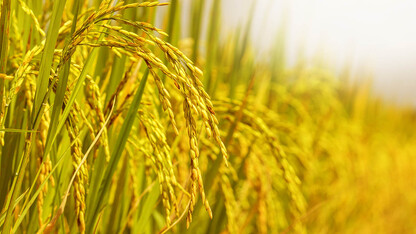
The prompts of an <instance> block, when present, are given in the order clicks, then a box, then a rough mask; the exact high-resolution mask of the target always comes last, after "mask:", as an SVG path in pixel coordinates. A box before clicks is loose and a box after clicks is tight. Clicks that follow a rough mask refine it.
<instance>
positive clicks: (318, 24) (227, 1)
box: [222, 0, 416, 106]
mask: <svg viewBox="0 0 416 234" xmlns="http://www.w3.org/2000/svg"><path fill="white" fill-rule="evenodd" d="M253 1H255V4H254V5H253ZM253 6H254V9H255V13H254V20H253V27H254V30H253V32H252V34H253V35H252V38H253V39H254V40H253V41H254V42H255V43H256V46H257V47H258V48H259V51H262V53H268V52H269V51H268V46H269V45H270V44H271V43H272V42H273V39H274V38H275V35H276V33H277V30H278V29H279V27H280V25H282V19H285V20H286V21H285V23H286V33H287V48H286V49H287V57H288V59H289V61H292V62H293V61H295V60H296V55H297V53H298V51H299V48H300V46H302V48H304V49H305V50H306V55H307V56H310V57H312V56H313V55H314V54H316V52H317V51H324V56H325V58H327V59H329V60H330V61H331V63H333V64H335V66H342V65H343V64H345V62H346V61H347V60H348V61H350V62H351V63H352V64H353V65H354V68H355V70H357V71H361V70H363V69H364V70H366V71H371V72H372V74H373V83H374V88H375V91H376V93H378V94H381V95H382V96H383V97H384V98H385V99H387V100H390V101H393V102H398V103H402V104H412V105H414V106H416V1H415V0H413V1H411V0H406V1H405V0H403V1H401V0H395V1H393V0H223V19H222V20H223V24H222V26H223V27H224V28H225V30H228V29H229V30H232V28H234V27H236V26H237V25H238V24H240V23H242V22H244V21H245V20H246V19H247V15H248V12H249V10H250V9H252V8H253Z"/></svg>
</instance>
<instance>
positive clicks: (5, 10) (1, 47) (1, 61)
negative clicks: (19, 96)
mask: <svg viewBox="0 0 416 234" xmlns="http://www.w3.org/2000/svg"><path fill="white" fill-rule="evenodd" d="M10 7H11V1H10V0H3V6H2V8H1V18H0V73H6V67H7V54H8V42H9V27H10ZM4 91H5V90H4V79H0V125H1V126H0V128H3V122H4V118H5V113H4V110H5V106H4V105H5V103H4V101H3V100H4V98H5V93H4ZM3 136H4V134H3V133H0V138H1V139H0V143H1V144H3V142H2V141H3ZM4 153H5V152H2V157H1V162H0V163H1V167H0V177H1V178H2V179H1V182H0V210H1V208H3V205H4V201H5V199H6V195H7V188H8V186H9V180H10V176H11V175H10V174H11V165H12V162H11V160H12V159H10V158H9V157H5V156H4V155H5V154H4Z"/></svg>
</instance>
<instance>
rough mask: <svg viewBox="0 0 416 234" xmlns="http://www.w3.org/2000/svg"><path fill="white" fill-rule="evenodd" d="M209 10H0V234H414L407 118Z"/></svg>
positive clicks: (58, 4)
mask: <svg viewBox="0 0 416 234" xmlns="http://www.w3.org/2000/svg"><path fill="white" fill-rule="evenodd" d="M208 2H210V4H207V3H208ZM221 2H222V1H221V0H212V1H205V0H194V1H192V2H191V3H190V7H189V9H188V8H186V7H184V1H182V0H170V1H169V2H167V1H163V2H156V1H148V2H146V1H139V0H126V1H121V0H114V1H113V0H91V1H80V0H53V1H52V0H2V1H1V16H0V100H1V105H0V143H1V144H0V152H1V153H0V232H1V233H415V230H416V222H414V221H415V220H416V179H415V178H416V177H415V176H414V172H415V171H416V158H415V156H416V144H415V143H416V112H415V110H414V108H413V107H406V106H403V105H402V106H399V105H396V104H392V103H390V102H388V101H386V100H384V99H382V98H380V97H378V96H377V95H376V94H375V93H374V91H373V89H372V83H371V79H372V77H369V76H367V75H365V74H362V76H363V77H359V79H357V77H356V76H357V75H352V74H353V73H352V72H351V68H350V67H349V66H348V64H346V66H345V69H344V70H343V72H338V73H335V72H333V70H332V69H329V68H328V66H327V65H326V64H325V62H322V61H313V62H306V61H305V60H304V59H302V58H299V60H298V61H297V63H296V64H295V66H289V65H288V64H287V63H286V62H285V53H284V51H285V41H284V39H283V38H284V36H283V35H284V33H285V32H284V30H281V31H280V34H279V35H277V36H276V39H275V40H274V41H275V44H274V45H272V47H273V50H272V52H271V53H270V54H271V56H269V57H267V58H258V57H256V55H255V50H256V49H255V47H254V45H253V41H252V40H251V39H250V31H251V30H252V25H250V24H245V25H241V27H240V28H238V29H236V31H235V32H230V33H228V34H227V35H224V36H223V37H221V36H220V32H221V27H222V19H221V10H222V8H221ZM182 15H187V16H189V21H188V22H183V21H181V16H182ZM203 17H208V21H207V22H208V24H207V25H205V26H204V24H203ZM247 17H248V19H250V17H253V16H252V15H248V16H247ZM156 24H157V26H155V25H156ZM203 30H205V31H206V33H201V32H202V31H203ZM184 32H187V33H185V34H187V36H186V37H183V36H181V35H184Z"/></svg>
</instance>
